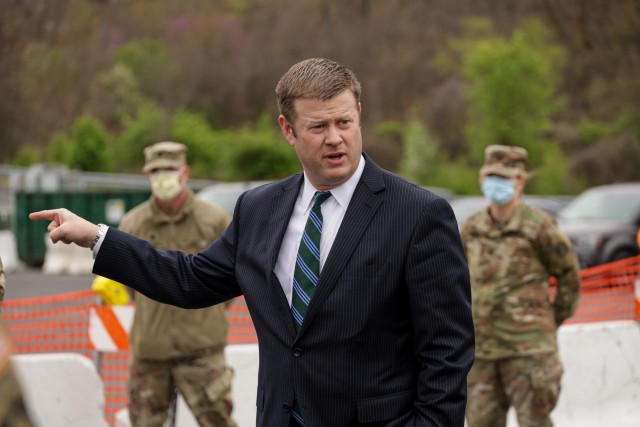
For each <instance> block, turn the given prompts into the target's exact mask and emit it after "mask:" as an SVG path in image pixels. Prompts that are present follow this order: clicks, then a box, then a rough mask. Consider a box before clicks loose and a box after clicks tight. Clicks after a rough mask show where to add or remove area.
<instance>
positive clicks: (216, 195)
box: [196, 181, 272, 215]
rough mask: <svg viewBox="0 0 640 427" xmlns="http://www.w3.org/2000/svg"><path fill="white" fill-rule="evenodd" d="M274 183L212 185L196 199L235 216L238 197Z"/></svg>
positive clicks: (203, 190)
mask: <svg viewBox="0 0 640 427" xmlns="http://www.w3.org/2000/svg"><path fill="white" fill-rule="evenodd" d="M269 182H272V181H242V182H219V183H216V184H211V185H208V186H206V187H204V188H203V189H201V190H200V191H198V192H197V193H196V197H198V198H199V199H202V200H204V201H205V202H209V203H213V204H214V205H218V206H220V207H222V208H223V209H224V210H225V211H227V213H228V214H229V215H233V210H234V209H235V207H236V201H237V200H238V197H240V195H242V193H244V192H245V191H247V190H250V189H252V188H255V187H259V186H261V185H263V184H268V183H269Z"/></svg>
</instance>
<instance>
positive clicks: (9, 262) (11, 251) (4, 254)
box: [0, 230, 22, 273]
mask: <svg viewBox="0 0 640 427" xmlns="http://www.w3.org/2000/svg"><path fill="white" fill-rule="evenodd" d="M0 258H2V264H3V266H4V270H5V272H7V273H11V272H13V271H15V270H16V269H18V268H20V267H21V266H22V263H21V262H20V260H19V259H18V249H17V246H16V236H15V235H14V234H13V232H12V231H9V230H0Z"/></svg>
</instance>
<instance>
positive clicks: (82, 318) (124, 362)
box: [2, 256, 640, 425]
mask: <svg viewBox="0 0 640 427" xmlns="http://www.w3.org/2000/svg"><path fill="white" fill-rule="evenodd" d="M639 276H640V256H637V257H634V258H629V259H626V260H622V261H618V262H615V263H611V264H606V265H602V266H598V267H594V268H590V269H586V270H583V271H582V290H581V299H580V305H579V307H578V310H577V312H576V314H575V315H574V316H573V317H572V318H571V319H569V321H568V322H567V323H585V322H598V321H605V320H622V319H634V318H636V319H638V320H640V318H638V317H634V316H636V311H638V312H639V313H640V301H639V300H638V299H637V298H640V297H638V296H636V295H635V294H634V283H635V281H636V280H637V278H638V277H639ZM554 291H555V288H554V286H553V284H552V286H551V293H552V295H553V293H554ZM98 301H99V300H98V298H97V296H96V294H95V293H94V292H93V291H83V292H75V293H70V294H62V295H55V296H46V297H37V298H26V299H21V300H8V301H5V302H4V307H3V313H2V317H3V319H4V322H5V324H6V325H7V327H8V329H9V332H10V333H11V335H12V337H13V340H14V341H15V346H16V351H17V352H18V353H49V352H78V353H81V354H84V355H85V356H87V357H89V358H90V359H91V360H93V361H94V362H95V364H96V366H97V369H98V371H99V372H100V375H101V377H102V381H103V383H104V393H105V408H104V415H105V419H106V420H107V422H109V423H110V424H112V425H113V423H114V421H115V414H116V412H117V411H119V410H120V409H122V408H125V407H126V406H127V402H128V394H127V382H128V379H129V370H128V366H129V361H130V357H131V355H130V353H129V351H119V352H109V353H98V352H96V351H95V350H93V346H92V344H91V342H90V340H89V334H88V330H89V317H90V312H91V308H96V307H99V302H98ZM227 316H228V319H229V339H228V341H229V343H230V344H242V343H255V342H257V337H256V332H255V329H254V327H253V323H252V321H251V317H250V316H249V312H248V310H247V306H246V303H245V301H244V298H243V297H239V298H236V299H235V300H234V301H233V303H232V304H231V305H230V306H229V307H228V310H227Z"/></svg>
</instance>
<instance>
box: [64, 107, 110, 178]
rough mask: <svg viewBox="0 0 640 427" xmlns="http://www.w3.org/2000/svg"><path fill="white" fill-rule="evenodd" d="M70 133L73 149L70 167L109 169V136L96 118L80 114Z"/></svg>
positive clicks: (97, 170)
mask: <svg viewBox="0 0 640 427" xmlns="http://www.w3.org/2000/svg"><path fill="white" fill-rule="evenodd" d="M71 134H72V139H73V149H72V150H71V158H70V166H71V167H72V168H77V169H80V170H83V171H95V172H108V171H110V170H111V163H112V155H111V150H109V145H110V136H109V135H108V134H107V132H106V131H105V130H104V128H103V127H102V125H101V124H100V122H98V120H96V119H95V118H93V117H91V116H88V115H84V116H80V117H79V118H78V119H76V121H75V123H74V125H73V130H72V132H71Z"/></svg>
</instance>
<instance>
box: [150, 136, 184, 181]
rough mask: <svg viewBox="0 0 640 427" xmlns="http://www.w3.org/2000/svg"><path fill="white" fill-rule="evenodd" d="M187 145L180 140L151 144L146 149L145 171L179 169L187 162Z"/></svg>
mask: <svg viewBox="0 0 640 427" xmlns="http://www.w3.org/2000/svg"><path fill="white" fill-rule="evenodd" d="M186 153H187V146H186V145H184V144H180V143H178V142H171V141H163V142H158V143H155V144H152V145H149V146H148V147H146V148H145V149H144V159H145V163H144V167H143V168H142V171H143V172H145V173H146V172H149V171H152V170H154V169H161V168H171V169H178V168H180V167H181V166H182V165H184V164H186V163H187V160H186Z"/></svg>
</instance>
